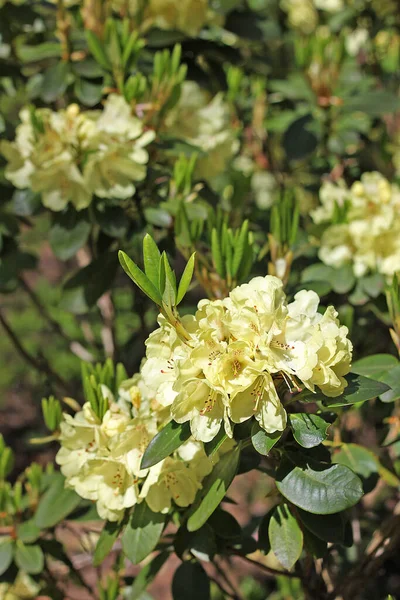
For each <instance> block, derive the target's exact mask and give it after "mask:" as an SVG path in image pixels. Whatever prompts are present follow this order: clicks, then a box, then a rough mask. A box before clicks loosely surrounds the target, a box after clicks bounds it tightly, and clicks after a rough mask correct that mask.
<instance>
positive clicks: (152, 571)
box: [127, 552, 170, 600]
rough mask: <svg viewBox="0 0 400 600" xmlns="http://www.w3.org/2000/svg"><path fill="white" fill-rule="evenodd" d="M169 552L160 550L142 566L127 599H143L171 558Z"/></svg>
mask: <svg viewBox="0 0 400 600" xmlns="http://www.w3.org/2000/svg"><path fill="white" fill-rule="evenodd" d="M169 556H170V555H169V552H160V554H157V556H155V557H154V558H153V560H151V561H150V562H149V563H147V565H145V566H144V567H142V568H141V570H140V572H139V573H138V575H137V576H136V577H135V579H134V582H133V584H132V586H131V589H130V591H129V594H128V595H127V600H141V597H142V593H143V592H144V591H146V589H147V588H148V586H149V585H150V583H151V582H152V581H153V579H154V578H155V576H156V575H157V573H158V572H159V571H160V570H161V568H162V567H163V565H164V564H165V562H166V561H167V560H168V558H169Z"/></svg>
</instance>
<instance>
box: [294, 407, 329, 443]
mask: <svg viewBox="0 0 400 600" xmlns="http://www.w3.org/2000/svg"><path fill="white" fill-rule="evenodd" d="M289 423H290V427H291V429H292V431H293V436H294V439H295V440H296V442H297V443H298V444H300V446H303V448H314V446H318V445H319V444H320V443H321V442H323V441H324V440H326V438H327V435H328V428H329V426H330V423H327V422H326V421H324V419H322V418H321V417H319V416H318V415H313V414H308V413H292V414H290V415H289Z"/></svg>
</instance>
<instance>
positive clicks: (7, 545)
mask: <svg viewBox="0 0 400 600" xmlns="http://www.w3.org/2000/svg"><path fill="white" fill-rule="evenodd" d="M13 554H14V542H13V540H12V539H11V538H10V537H7V538H2V539H0V575H3V573H5V572H6V571H7V569H8V567H9V566H10V565H11V563H12V559H13Z"/></svg>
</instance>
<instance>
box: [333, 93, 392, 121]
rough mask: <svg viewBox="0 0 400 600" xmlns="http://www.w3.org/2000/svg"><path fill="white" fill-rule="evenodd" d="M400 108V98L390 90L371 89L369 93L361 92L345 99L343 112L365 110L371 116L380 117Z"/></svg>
mask: <svg viewBox="0 0 400 600" xmlns="http://www.w3.org/2000/svg"><path fill="white" fill-rule="evenodd" d="M399 109H400V99H399V98H398V97H397V96H396V95H395V94H393V93H392V92H389V91H384V90H370V91H369V92H368V93H367V94H362V95H361V94H360V95H357V96H354V97H352V98H347V99H345V102H344V105H343V107H342V111H343V112H350V111H351V112H363V113H366V114H367V115H369V116H371V117H379V116H380V115H385V114H389V113H394V112H397V111H398V110H399Z"/></svg>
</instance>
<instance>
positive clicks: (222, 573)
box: [213, 560, 243, 600]
mask: <svg viewBox="0 0 400 600" xmlns="http://www.w3.org/2000/svg"><path fill="white" fill-rule="evenodd" d="M213 565H214V567H215V569H216V571H217V573H218V575H219V576H220V577H221V579H223V581H224V582H225V584H226V585H227V586H228V588H229V589H230V590H231V592H232V598H234V600H243V596H242V595H241V594H240V592H239V591H237V590H236V588H235V586H234V585H233V583H232V582H231V581H230V579H229V578H228V576H227V574H226V573H225V571H224V570H223V569H222V567H221V566H220V565H219V564H218V563H217V562H216V561H215V560H214V561H213Z"/></svg>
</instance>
